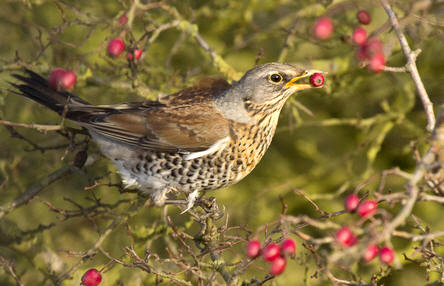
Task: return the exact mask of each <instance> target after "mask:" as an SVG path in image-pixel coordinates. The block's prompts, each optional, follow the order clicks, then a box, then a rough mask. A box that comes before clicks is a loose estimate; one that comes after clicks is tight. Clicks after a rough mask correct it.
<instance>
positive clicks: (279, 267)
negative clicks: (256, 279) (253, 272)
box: [270, 257, 287, 275]
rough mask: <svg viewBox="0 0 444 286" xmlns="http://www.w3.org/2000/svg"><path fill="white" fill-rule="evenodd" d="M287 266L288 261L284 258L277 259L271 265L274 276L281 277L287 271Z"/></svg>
mask: <svg viewBox="0 0 444 286" xmlns="http://www.w3.org/2000/svg"><path fill="white" fill-rule="evenodd" d="M285 266H287V260H286V259H285V258H284V257H277V258H276V259H275V260H273V262H272V263H271V271H270V273H271V274H272V275H279V274H281V273H282V272H283V271H284V270H285Z"/></svg>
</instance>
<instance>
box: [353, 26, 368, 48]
mask: <svg viewBox="0 0 444 286" xmlns="http://www.w3.org/2000/svg"><path fill="white" fill-rule="evenodd" d="M352 39H353V42H355V43H356V44H358V45H360V46H363V45H365V43H366V42H367V31H366V30H365V29H364V28H356V29H355V30H354V31H353V35H352Z"/></svg>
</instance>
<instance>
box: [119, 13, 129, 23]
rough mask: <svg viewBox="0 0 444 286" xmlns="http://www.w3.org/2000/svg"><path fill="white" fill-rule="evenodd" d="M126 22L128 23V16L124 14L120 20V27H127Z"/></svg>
mask: <svg viewBox="0 0 444 286" xmlns="http://www.w3.org/2000/svg"><path fill="white" fill-rule="evenodd" d="M126 22H128V17H127V16H126V14H123V15H122V16H120V18H119V24H120V25H125V24H126Z"/></svg>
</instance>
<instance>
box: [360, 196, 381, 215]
mask: <svg viewBox="0 0 444 286" xmlns="http://www.w3.org/2000/svg"><path fill="white" fill-rule="evenodd" d="M377 207H378V203H377V202H376V201H373V200H368V201H363V202H361V203H360V204H359V206H358V214H359V215H360V216H362V217H366V216H370V215H372V214H373V213H374V212H375V211H376V208H377Z"/></svg>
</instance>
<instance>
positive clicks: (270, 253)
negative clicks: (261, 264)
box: [263, 242, 281, 261]
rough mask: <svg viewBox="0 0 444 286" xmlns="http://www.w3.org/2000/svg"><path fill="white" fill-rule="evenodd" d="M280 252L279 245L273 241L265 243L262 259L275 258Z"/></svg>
mask: <svg viewBox="0 0 444 286" xmlns="http://www.w3.org/2000/svg"><path fill="white" fill-rule="evenodd" d="M280 254H281V253H280V250H279V246H278V245H277V244H276V243H274V242H272V243H270V244H269V245H267V247H265V249H264V251H263V256H264V259H265V260H267V261H273V260H275V259H276V258H278V257H279V255H280Z"/></svg>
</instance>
